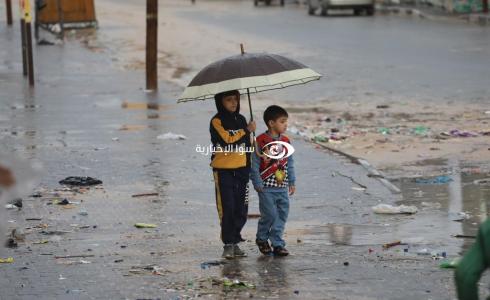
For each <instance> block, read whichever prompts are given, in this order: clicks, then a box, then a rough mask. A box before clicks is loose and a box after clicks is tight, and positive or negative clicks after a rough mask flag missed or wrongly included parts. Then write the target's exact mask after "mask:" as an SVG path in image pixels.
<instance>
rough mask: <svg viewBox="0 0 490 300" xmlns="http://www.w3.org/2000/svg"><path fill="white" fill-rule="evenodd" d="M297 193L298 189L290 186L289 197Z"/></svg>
mask: <svg viewBox="0 0 490 300" xmlns="http://www.w3.org/2000/svg"><path fill="white" fill-rule="evenodd" d="M294 192H296V187H295V186H294V185H290V186H289V195H290V196H291V195H293V194H294Z"/></svg>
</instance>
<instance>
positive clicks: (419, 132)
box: [412, 125, 429, 136]
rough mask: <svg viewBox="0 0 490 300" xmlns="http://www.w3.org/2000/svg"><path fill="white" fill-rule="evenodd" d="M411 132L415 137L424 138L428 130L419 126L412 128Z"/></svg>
mask: <svg viewBox="0 0 490 300" xmlns="http://www.w3.org/2000/svg"><path fill="white" fill-rule="evenodd" d="M412 132H413V134H415V135H421V136H425V135H427V133H428V132H429V128H428V127H426V126H422V125H419V126H416V127H415V128H413V129H412Z"/></svg>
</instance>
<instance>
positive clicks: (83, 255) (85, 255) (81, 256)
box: [54, 254, 95, 259]
mask: <svg viewBox="0 0 490 300" xmlns="http://www.w3.org/2000/svg"><path fill="white" fill-rule="evenodd" d="M88 257H95V255H93V254H80V255H64V256H55V257H54V258H56V259H63V258H88Z"/></svg>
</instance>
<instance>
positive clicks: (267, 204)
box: [250, 105, 296, 256]
mask: <svg viewBox="0 0 490 300" xmlns="http://www.w3.org/2000/svg"><path fill="white" fill-rule="evenodd" d="M264 122H265V124H266V125H267V128H268V129H267V131H266V132H265V133H263V134H261V135H259V136H258V137H257V145H256V146H257V147H258V149H257V150H259V151H262V154H261V155H260V157H259V155H258V154H257V153H256V152H257V151H256V152H254V153H253V154H252V170H251V173H250V177H251V179H252V183H253V186H254V188H255V190H256V191H257V192H258V193H259V208H260V219H259V224H258V228H257V237H256V238H257V239H256V243H257V246H258V247H259V250H260V252H262V253H263V254H265V255H269V254H271V253H273V254H274V255H277V256H287V255H288V254H289V252H288V250H286V248H285V246H286V243H285V242H284V240H283V238H282V235H283V233H284V228H285V225H286V220H287V218H288V213H289V197H288V196H289V195H293V194H294V192H295V190H296V188H295V179H296V177H295V174H294V161H293V156H291V154H292V152H293V151H294V150H293V148H292V146H290V140H289V138H288V137H287V136H285V135H284V132H286V129H287V126H288V113H287V112H286V110H285V109H283V108H282V107H280V106H277V105H272V106H269V107H268V108H267V109H266V110H265V112H264ZM288 152H289V153H288ZM288 194H289V195H288ZM269 241H270V243H271V244H269ZM271 246H272V248H271Z"/></svg>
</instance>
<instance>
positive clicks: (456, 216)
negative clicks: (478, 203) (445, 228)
mask: <svg viewBox="0 0 490 300" xmlns="http://www.w3.org/2000/svg"><path fill="white" fill-rule="evenodd" d="M449 215H450V217H451V220H452V221H454V222H462V221H464V220H468V219H469V218H471V216H470V214H468V213H465V212H457V213H449Z"/></svg>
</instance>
